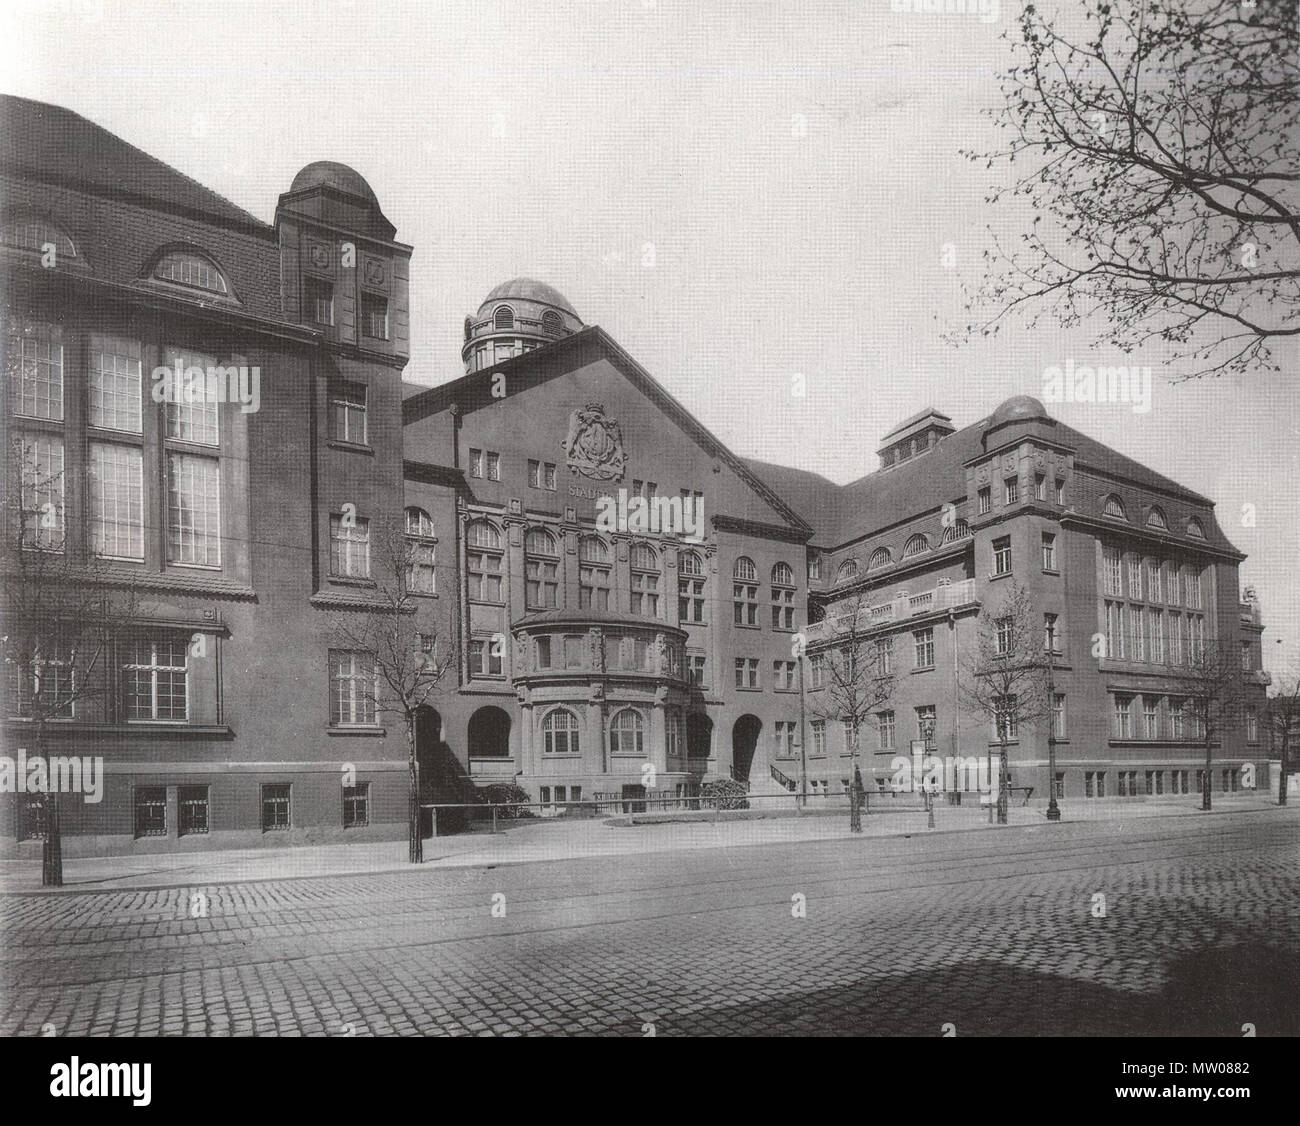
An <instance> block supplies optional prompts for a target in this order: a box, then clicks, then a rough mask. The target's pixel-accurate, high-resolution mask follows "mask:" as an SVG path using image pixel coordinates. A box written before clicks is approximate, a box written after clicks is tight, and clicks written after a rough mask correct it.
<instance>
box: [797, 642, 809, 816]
mask: <svg viewBox="0 0 1300 1126" xmlns="http://www.w3.org/2000/svg"><path fill="white" fill-rule="evenodd" d="M796 655H797V656H798V658H799V806H800V808H801V809H807V808H808V724H807V721H806V714H807V713H806V710H805V704H804V692H803V662H804V656H805V654H804V644H803V641H802V639H800V641H799V643H798V648H797V650H796Z"/></svg>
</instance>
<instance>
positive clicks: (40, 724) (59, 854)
mask: <svg viewBox="0 0 1300 1126" xmlns="http://www.w3.org/2000/svg"><path fill="white" fill-rule="evenodd" d="M36 757H37V759H39V760H40V761H42V762H45V766H46V771H45V786H46V789H45V798H44V801H43V803H42V804H43V805H44V806H45V840H44V841H43V842H42V843H41V887H46V888H61V887H62V886H63V835H62V831H61V830H60V828H59V795H58V794H57V793H56V792H55V791H54V790H53V789H52V788H51V784H52V783H53V779H52V778H51V777H50V772H49V763H48V762H46V760H45V719H44V717H41V718H39V719H38V720H37V721H36Z"/></svg>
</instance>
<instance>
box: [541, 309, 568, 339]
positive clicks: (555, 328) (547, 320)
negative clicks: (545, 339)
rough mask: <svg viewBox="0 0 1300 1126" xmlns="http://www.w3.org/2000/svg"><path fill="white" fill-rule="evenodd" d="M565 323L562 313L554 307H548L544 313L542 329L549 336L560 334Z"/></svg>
mask: <svg viewBox="0 0 1300 1126" xmlns="http://www.w3.org/2000/svg"><path fill="white" fill-rule="evenodd" d="M563 325H564V322H563V321H562V320H560V314H559V313H557V312H556V311H555V310H554V309H547V310H546V312H544V313H543V314H542V331H543V332H544V333H546V335H547V336H559V335H560V329H561V328H562V327H563Z"/></svg>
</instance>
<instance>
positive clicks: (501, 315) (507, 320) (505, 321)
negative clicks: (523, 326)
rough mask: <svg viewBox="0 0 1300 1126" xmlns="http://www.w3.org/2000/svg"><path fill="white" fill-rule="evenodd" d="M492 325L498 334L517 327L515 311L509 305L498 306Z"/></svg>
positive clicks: (493, 315)
mask: <svg viewBox="0 0 1300 1126" xmlns="http://www.w3.org/2000/svg"><path fill="white" fill-rule="evenodd" d="M492 325H493V327H494V328H495V329H497V331H498V332H500V331H501V330H503V329H512V328H514V327H515V311H514V310H513V309H512V308H510V306H509V305H498V306H497V307H496V312H494V313H493V314H492Z"/></svg>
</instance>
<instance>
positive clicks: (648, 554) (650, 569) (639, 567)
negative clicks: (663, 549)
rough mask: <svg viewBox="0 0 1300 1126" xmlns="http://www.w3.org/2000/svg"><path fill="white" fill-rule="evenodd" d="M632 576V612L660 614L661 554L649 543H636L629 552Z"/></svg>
mask: <svg viewBox="0 0 1300 1126" xmlns="http://www.w3.org/2000/svg"><path fill="white" fill-rule="evenodd" d="M629 555H630V562H631V576H632V601H631V608H632V613H634V614H640V615H641V616H642V617H645V618H657V617H658V616H659V555H658V553H657V552H656V551H655V549H654V548H653V547H651V546H650V545H649V544H648V543H634V544H633V545H632V550H631V552H630V553H629Z"/></svg>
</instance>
